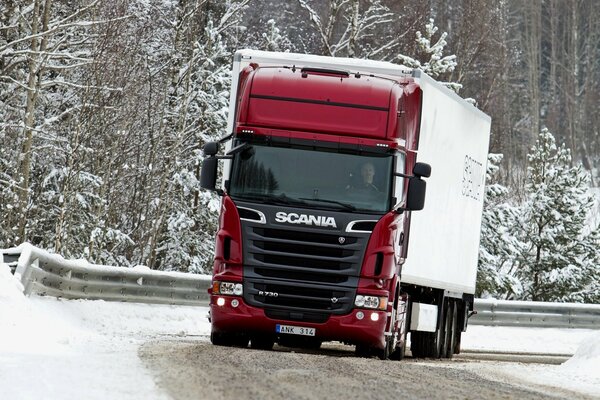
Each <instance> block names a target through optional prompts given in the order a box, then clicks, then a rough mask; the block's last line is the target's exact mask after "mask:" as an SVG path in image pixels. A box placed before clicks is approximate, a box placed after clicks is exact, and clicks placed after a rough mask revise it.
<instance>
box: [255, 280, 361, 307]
mask: <svg viewBox="0 0 600 400" xmlns="http://www.w3.org/2000/svg"><path fill="white" fill-rule="evenodd" d="M244 295H245V296H247V298H249V299H251V303H255V304H256V303H258V304H260V305H261V306H262V307H264V308H271V309H280V310H282V309H285V310H296V311H300V312H311V311H317V310H318V311H326V312H328V313H334V314H341V313H345V312H348V311H349V310H350V308H351V305H352V302H353V301H354V289H352V288H344V287H340V286H335V287H328V286H324V285H316V284H313V285H307V284H304V283H298V282H282V281H277V282H265V281H258V280H254V279H246V280H245V286H244Z"/></svg>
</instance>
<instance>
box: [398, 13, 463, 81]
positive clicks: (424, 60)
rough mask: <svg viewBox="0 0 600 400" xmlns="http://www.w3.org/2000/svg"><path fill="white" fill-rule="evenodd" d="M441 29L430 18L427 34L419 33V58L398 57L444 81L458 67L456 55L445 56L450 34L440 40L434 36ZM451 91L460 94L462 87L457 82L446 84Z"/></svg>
mask: <svg viewBox="0 0 600 400" xmlns="http://www.w3.org/2000/svg"><path fill="white" fill-rule="evenodd" d="M438 30H439V28H438V27H437V26H436V25H435V23H434V19H433V18H430V19H429V23H427V24H426V25H425V33H421V31H417V33H416V39H415V40H416V43H417V48H418V50H419V53H420V54H418V56H417V58H413V57H409V56H406V55H403V54H399V55H398V59H399V61H400V62H401V63H402V64H404V65H406V66H407V67H411V68H418V69H420V70H422V71H423V72H425V73H426V74H428V75H430V76H431V77H433V78H436V79H443V78H445V77H447V76H448V74H449V73H450V72H452V71H454V68H455V67H456V65H457V64H456V55H454V54H452V55H444V50H445V47H446V46H447V45H448V42H447V41H446V38H447V37H448V33H446V32H443V33H442V34H441V35H439V37H438V39H437V40H436V39H434V35H435V34H436V33H437V32H438ZM444 84H445V85H446V86H447V87H449V88H450V89H452V90H454V91H455V92H458V91H459V90H460V88H461V87H462V85H461V84H459V83H456V82H444Z"/></svg>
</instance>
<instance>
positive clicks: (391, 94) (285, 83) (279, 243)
mask: <svg viewBox="0 0 600 400" xmlns="http://www.w3.org/2000/svg"><path fill="white" fill-rule="evenodd" d="M232 76H233V82H232V85H231V87H232V90H231V95H230V105H229V121H228V126H227V132H223V138H222V139H221V140H220V141H219V142H210V143H206V144H205V145H204V154H205V159H204V161H203V164H202V175H201V186H202V187H203V188H204V189H208V190H213V191H215V192H216V193H218V194H219V195H220V196H221V211H220V216H219V221H218V230H217V235H216V246H215V257H214V264H213V285H212V287H211V289H210V290H209V292H210V320H211V325H212V328H211V341H212V343H213V344H215V345H222V346H247V345H248V344H250V346H251V347H254V348H261V349H270V348H272V347H273V344H274V343H276V342H277V343H279V344H280V345H285V346H310V347H313V348H314V347H318V346H319V345H320V344H321V343H322V342H324V341H339V342H343V343H347V344H349V345H354V346H355V348H356V351H357V353H358V354H360V355H365V356H370V355H377V356H379V357H381V358H382V359H386V358H392V359H401V358H402V357H403V356H404V353H405V348H406V343H407V335H409V334H410V342H411V351H412V355H413V356H414V357H436V358H441V357H452V355H453V354H456V353H458V352H459V351H460V338H461V335H462V332H464V331H465V330H466V328H467V322H468V316H469V315H470V312H471V311H472V310H473V294H474V292H475V280H476V273H477V257H478V248H479V232H480V227H481V214H482V209H483V190H484V184H485V181H484V179H485V165H486V160H487V150H488V145H489V133H490V122H491V121H490V118H489V117H488V116H487V115H485V114H484V113H482V112H481V111H479V110H478V109H477V108H475V107H474V106H472V105H471V104H469V103H468V102H466V101H465V100H463V99H462V98H460V97H459V96H458V95H456V94H455V93H454V92H452V91H450V90H449V89H447V88H446V87H444V86H443V85H442V84H440V83H438V82H436V81H435V80H433V79H431V78H430V77H429V76H427V75H426V74H424V73H423V72H422V71H419V70H411V69H408V68H406V67H403V66H400V65H395V64H391V63H387V62H375V61H367V60H357V59H345V58H337V57H336V58H332V57H322V56H313V55H305V54H292V53H273V52H260V51H253V50H240V51H238V52H237V53H236V54H235V57H234V63H233V75H232ZM219 163H222V168H219ZM218 171H222V173H221V175H220V176H218Z"/></svg>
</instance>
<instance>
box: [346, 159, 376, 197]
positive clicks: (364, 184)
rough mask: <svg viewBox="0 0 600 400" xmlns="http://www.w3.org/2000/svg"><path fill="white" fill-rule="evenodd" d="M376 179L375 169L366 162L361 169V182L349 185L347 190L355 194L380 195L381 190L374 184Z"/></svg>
mask: <svg viewBox="0 0 600 400" xmlns="http://www.w3.org/2000/svg"><path fill="white" fill-rule="evenodd" d="M374 177H375V167H374V166H373V164H371V163H370V162H366V163H364V164H363V165H362V166H361V167H360V182H356V183H354V184H352V185H349V186H348V187H347V188H346V189H347V190H349V191H353V192H363V193H379V189H378V188H377V186H375V185H374V184H373V178H374Z"/></svg>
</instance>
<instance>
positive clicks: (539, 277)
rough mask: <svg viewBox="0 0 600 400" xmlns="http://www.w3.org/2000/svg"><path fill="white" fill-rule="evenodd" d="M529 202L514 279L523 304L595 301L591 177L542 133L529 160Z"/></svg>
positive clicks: (595, 240)
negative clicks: (589, 222) (589, 220)
mask: <svg viewBox="0 0 600 400" xmlns="http://www.w3.org/2000/svg"><path fill="white" fill-rule="evenodd" d="M528 159H529V168H528V178H527V179H528V181H527V184H526V189H525V191H526V195H527V200H526V202H525V204H524V205H523V207H522V210H521V216H520V221H519V223H520V231H519V239H520V241H521V242H522V249H523V250H522V252H521V253H520V254H518V255H517V257H516V260H515V261H516V269H515V275H516V277H517V278H518V279H519V280H520V282H521V284H522V285H523V293H522V294H521V298H523V299H527V300H538V301H565V300H570V299H571V300H579V301H582V300H587V299H590V298H592V297H594V296H597V290H598V285H597V283H596V282H597V281H598V272H597V265H598V261H599V257H598V246H599V245H600V241H599V233H598V229H594V230H591V231H590V230H589V228H588V227H586V217H587V214H588V213H589V211H590V209H591V207H592V205H593V204H594V200H593V197H592V195H591V194H590V191H589V175H588V174H587V173H585V172H584V170H583V168H582V167H581V165H576V166H571V161H572V160H571V153H570V151H569V150H568V149H567V148H566V147H565V146H564V145H562V146H560V147H557V146H556V142H555V139H554V136H553V135H552V134H551V133H550V132H549V131H548V130H547V129H543V130H542V131H541V132H540V134H539V136H538V138H537V141H536V144H535V145H534V146H533V147H532V149H531V152H530V154H529V156H528Z"/></svg>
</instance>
